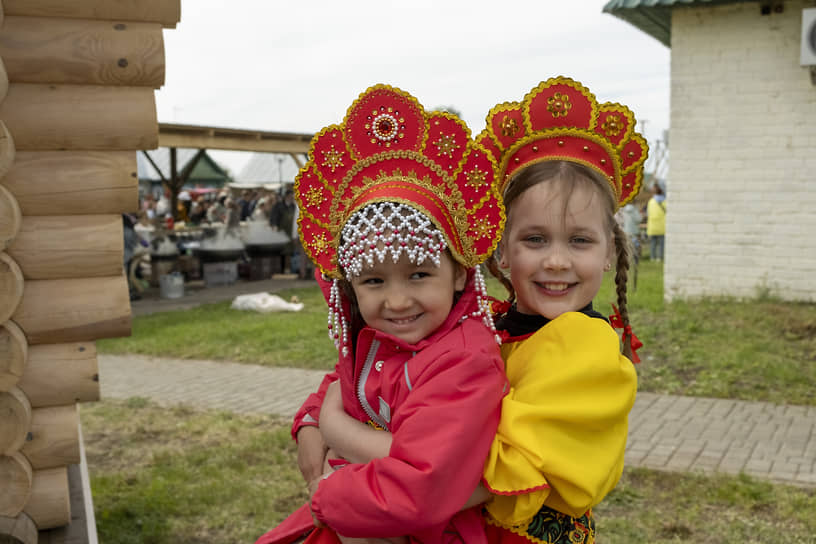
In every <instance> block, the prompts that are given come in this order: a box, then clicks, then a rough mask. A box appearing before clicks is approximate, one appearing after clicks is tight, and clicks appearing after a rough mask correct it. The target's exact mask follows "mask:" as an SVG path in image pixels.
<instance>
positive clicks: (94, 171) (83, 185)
mask: <svg viewBox="0 0 816 544" xmlns="http://www.w3.org/2000/svg"><path fill="white" fill-rule="evenodd" d="M0 184H2V185H4V186H5V187H6V188H7V189H8V190H9V191H10V192H11V193H12V194H13V195H14V197H15V198H16V199H17V202H18V203H19V206H20V210H21V211H22V213H23V215H77V214H79V215H82V214H96V213H99V214H107V213H128V212H135V211H136V210H138V208H139V198H138V184H139V180H138V175H137V170H136V152H135V151H39V152H38V151H21V152H19V153H17V158H16V159H15V161H14V165H13V166H12V167H11V169H10V170H9V172H8V174H7V175H6V177H5V178H2V179H0Z"/></svg>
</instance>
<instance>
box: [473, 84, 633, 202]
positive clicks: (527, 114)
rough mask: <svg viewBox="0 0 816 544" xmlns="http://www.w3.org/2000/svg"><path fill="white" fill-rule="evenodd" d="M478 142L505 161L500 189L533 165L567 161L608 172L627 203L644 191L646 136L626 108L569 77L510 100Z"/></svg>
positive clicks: (493, 113) (494, 113) (498, 107)
mask: <svg viewBox="0 0 816 544" xmlns="http://www.w3.org/2000/svg"><path fill="white" fill-rule="evenodd" d="M476 141H477V142H478V143H480V144H482V145H483V146H484V147H485V148H487V149H488V150H489V151H490V153H491V154H492V155H493V158H494V159H496V162H497V163H498V164H499V170H498V172H497V178H498V184H499V188H500V191H501V192H503V191H504V188H505V185H506V184H507V181H508V180H509V179H510V178H512V177H513V175H514V174H515V173H516V172H518V171H519V170H521V169H522V168H525V167H527V166H530V165H532V164H535V163H538V162H543V161H552V160H566V161H571V162H576V163H580V164H583V165H585V166H588V167H589V168H591V169H593V170H595V171H597V172H598V173H599V174H601V175H603V176H604V177H605V178H606V179H607V180H608V181H609V185H610V187H612V190H613V192H614V194H615V196H616V198H617V203H618V207H621V206H623V205H624V204H626V203H627V202H629V201H630V200H632V199H633V198H634V197H635V195H637V193H638V191H639V190H640V186H641V184H642V182H643V163H644V162H645V161H646V157H647V155H648V152H649V146H648V144H647V143H646V140H645V139H644V138H643V136H641V135H640V134H638V133H637V132H635V116H634V114H633V113H632V112H631V111H630V110H629V108H627V107H626V106H622V105H620V104H616V103H610V102H606V103H604V104H599V103H598V101H597V100H595V96H594V95H593V94H592V93H591V92H589V90H588V89H587V88H585V87H584V86H583V85H581V84H580V83H578V82H577V81H574V80H572V79H570V78H567V77H556V78H552V79H548V80H547V81H544V82H541V83H539V84H538V86H536V87H535V88H533V89H532V90H531V91H530V92H529V93H527V94H526V95H525V96H524V99H523V100H522V101H521V102H505V103H503V104H498V105H496V106H494V107H493V108H492V109H491V110H490V112H489V113H488V114H487V128H485V130H483V131H482V132H481V134H479V136H477V138H476Z"/></svg>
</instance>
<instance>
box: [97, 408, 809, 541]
mask: <svg viewBox="0 0 816 544" xmlns="http://www.w3.org/2000/svg"><path fill="white" fill-rule="evenodd" d="M81 418H82V427H83V434H84V436H85V447H86V453H87V457H88V466H89V472H90V475H91V487H92V490H93V500H94V509H95V514H96V520H97V528H98V531H99V540H100V542H116V543H133V544H136V543H149V544H188V543H189V544H192V543H196V544H209V543H212V544H216V543H218V544H220V543H223V542H253V541H254V540H255V539H256V538H257V537H258V536H260V535H261V534H263V533H264V532H266V531H267V530H269V529H271V528H272V527H274V526H275V525H276V524H277V523H279V522H280V521H281V520H282V519H283V518H285V517H286V516H287V515H288V514H289V513H291V512H292V511H293V510H294V509H296V508H297V507H299V506H300V505H301V504H303V502H304V501H305V500H306V499H307V495H306V490H305V484H304V483H303V481H302V479H301V476H300V473H299V472H298V469H297V462H296V450H295V446H294V443H293V442H292V440H291V439H290V437H289V429H288V426H289V423H288V421H282V420H279V419H275V418H270V417H262V416H243V415H241V416H239V415H232V414H228V413H220V412H194V411H191V410H188V409H185V408H160V407H158V406H155V405H153V404H151V403H149V402H147V401H145V400H143V399H131V400H130V401H119V402H114V401H102V402H98V403H93V404H86V405H82V410H81ZM595 515H596V520H597V529H598V542H604V543H606V544H616V543H621V544H623V543H626V544H631V543H634V542H650V543H663V542H666V543H668V542H717V543H722V544H729V543H734V544H736V543H744V542H792V543H806V542H809V543H813V542H814V541H816V539H815V538H814V536H813V535H814V534H816V490H813V489H801V488H796V487H790V486H784V485H775V484H771V483H768V482H764V481H759V480H755V479H752V478H750V477H747V476H727V475H714V476H710V475H709V476H706V475H701V474H673V473H660V472H654V471H649V470H645V469H627V470H626V471H625V472H624V475H623V478H622V480H621V482H620V483H619V484H618V486H617V488H616V489H615V490H614V491H613V492H612V493H611V494H610V495H609V496H608V497H607V498H606V499H605V500H604V502H603V503H601V505H599V506H598V507H596V508H595Z"/></svg>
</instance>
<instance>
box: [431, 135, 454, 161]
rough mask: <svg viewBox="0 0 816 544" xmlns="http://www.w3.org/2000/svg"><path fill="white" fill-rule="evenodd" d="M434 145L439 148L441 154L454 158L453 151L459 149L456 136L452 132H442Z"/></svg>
mask: <svg viewBox="0 0 816 544" xmlns="http://www.w3.org/2000/svg"><path fill="white" fill-rule="evenodd" d="M434 145H435V146H436V147H437V148H438V149H439V154H440V155H445V156H446V157H451V158H453V152H454V151H456V150H457V149H459V145H457V143H456V137H455V136H453V135H452V134H441V135H440V136H439V139H438V140H437V141H435V142H434Z"/></svg>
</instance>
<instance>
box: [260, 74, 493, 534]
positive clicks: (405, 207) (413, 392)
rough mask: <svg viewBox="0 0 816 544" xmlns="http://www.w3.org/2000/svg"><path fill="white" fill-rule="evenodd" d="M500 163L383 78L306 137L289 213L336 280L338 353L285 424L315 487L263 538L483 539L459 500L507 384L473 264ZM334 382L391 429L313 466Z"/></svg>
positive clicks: (456, 125)
mask: <svg viewBox="0 0 816 544" xmlns="http://www.w3.org/2000/svg"><path fill="white" fill-rule="evenodd" d="M494 171H495V163H494V162H493V159H492V158H491V157H490V155H489V154H488V153H487V152H486V151H485V150H484V149H483V148H482V147H480V146H479V145H476V144H474V142H473V141H472V140H471V138H470V134H469V131H468V129H467V127H466V126H465V125H464V123H463V122H462V121H460V120H459V119H458V118H456V117H455V116H453V115H450V114H447V113H443V112H426V111H425V110H424V109H423V108H422V106H421V105H420V104H419V103H418V102H417V101H416V100H415V99H414V98H413V97H412V96H410V95H409V94H407V93H405V92H403V91H400V90H398V89H395V88H392V87H388V86H383V85H377V86H374V87H372V88H370V89H368V90H367V91H366V92H364V93H363V94H361V95H360V97H359V98H358V99H357V100H356V101H355V102H354V103H353V104H352V105H351V107H350V108H349V110H348V112H347V114H346V117H345V120H344V122H343V123H342V124H341V125H339V126H338V125H332V126H329V127H326V128H325V129H323V130H322V131H320V133H318V134H317V135H316V136H315V138H314V139H313V141H312V145H311V151H310V160H309V162H308V163H307V164H306V166H304V168H303V169H302V170H301V172H300V173H299V175H298V178H297V180H296V186H295V193H296V198H297V199H298V206H299V209H300V217H299V219H298V225H299V232H300V238H301V241H302V243H303V247H304V248H305V251H306V252H307V254H308V255H309V257H310V258H311V259H312V260H313V261H314V262H315V264H316V265H317V266H318V267H319V268H320V271H321V272H322V273H323V275H324V277H327V278H329V281H326V282H324V290H325V292H326V294H327V300H328V303H329V331H330V336H331V337H332V339H333V340H334V341H335V343H336V345H337V347H338V350H339V361H338V363H337V366H336V368H335V371H334V372H333V373H331V374H329V375H327V376H326V378H325V380H324V382H323V384H322V385H321V387H320V389H319V391H318V393H317V394H315V395H312V396H311V397H310V398H309V399H308V400H307V402H306V404H305V405H304V406H303V408H302V409H301V410H300V412H299V413H298V414H297V416H296V418H295V424H294V426H293V430H292V432H293V435H294V436H295V437H296V439H297V440H298V442H299V446H298V447H299V458H300V459H299V462H300V464H301V468H302V469H303V470H304V475H305V476H307V479H308V480H310V490H311V491H312V496H311V500H310V502H309V504H308V505H305V506H304V507H302V508H301V509H300V510H298V511H297V512H295V513H294V514H292V515H291V516H290V517H289V518H287V519H286V520H285V521H284V522H283V523H282V524H281V525H280V526H278V527H277V528H276V529H274V530H272V531H270V532H269V533H267V534H265V535H264V536H262V537H261V538H260V539H259V540H258V543H259V544H268V543H285V542H295V541H298V540H299V539H301V538H303V537H304V535H305V536H306V537H307V538H306V542H337V538H338V535H344V536H345V537H391V536H394V537H397V536H400V535H407V538H408V539H409V540H410V541H413V542H426V543H433V542H440V543H441V542H444V543H448V542H451V543H453V542H463V543H465V542H466V543H468V544H470V543H479V542H486V538H485V525H484V520H483V518H482V516H481V512H480V509H479V508H470V509H465V510H462V507H463V505H464V504H465V501H466V500H467V499H468V497H469V496H470V495H471V493H472V491H473V489H474V488H475V487H476V485H477V484H478V482H479V480H480V478H481V474H482V469H483V465H484V459H485V456H486V455H487V452H488V450H489V448H490V444H491V442H492V441H493V437H494V435H495V431H496V426H497V425H498V420H499V407H500V403H501V398H502V396H503V395H504V393H505V392H506V380H505V377H504V369H503V364H502V361H501V356H500V352H499V345H498V343H499V338H498V335H497V333H496V330H495V327H494V326H493V322H492V318H491V315H490V307H489V303H488V301H487V298H486V292H485V285H484V279H483V277H482V276H481V273H480V272H479V270H478V268H477V265H478V264H480V263H481V262H483V261H484V260H485V259H486V258H487V257H488V256H489V255H490V254H492V252H493V250H494V249H495V247H496V244H497V242H498V233H499V232H500V231H501V228H502V226H503V224H504V210H503V207H502V205H501V202H500V199H499V196H498V193H497V192H496V189H495V184H494V183H493V181H494V179H493V176H494ZM330 384H335V385H334V386H333V387H332V392H333V394H337V396H338V398H340V399H342V407H343V408H344V410H345V412H346V413H347V414H349V415H351V416H352V417H354V418H355V419H356V420H358V421H360V422H364V423H366V424H368V425H369V426H370V427H373V428H377V429H382V430H384V431H388V432H379V433H375V434H376V435H377V438H375V440H377V439H379V437H380V436H382V437H386V436H387V438H386V440H389V444H390V446H389V447H388V448H387V449H386V450H385V451H384V452H383V455H382V456H379V457H378V458H375V459H373V460H369V458H366V459H358V458H357V457H356V454H355V449H354V447H351V448H347V447H346V446H347V445H348V444H347V442H348V441H346V443H342V441H341V442H340V443H337V444H336V445H335V444H333V445H334V446H335V449H336V450H337V452H336V453H335V452H334V451H332V452H330V453H329V455H328V457H329V459H330V461H331V464H332V468H331V469H329V470H325V471H324V470H323V469H322V461H323V456H324V454H325V453H326V449H327V447H326V446H325V445H324V441H323V439H322V437H321V435H320V434H319V430H318V428H317V425H318V424H319V423H320V412H319V408H320V405H321V404H322V401H323V396H324V395H325V393H326V391H327V389H329V385H330ZM355 461H357V462H355ZM361 461H367V462H361ZM313 520H314V522H313ZM313 523H314V525H317V526H319V527H320V528H318V529H315V528H314V526H313Z"/></svg>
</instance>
